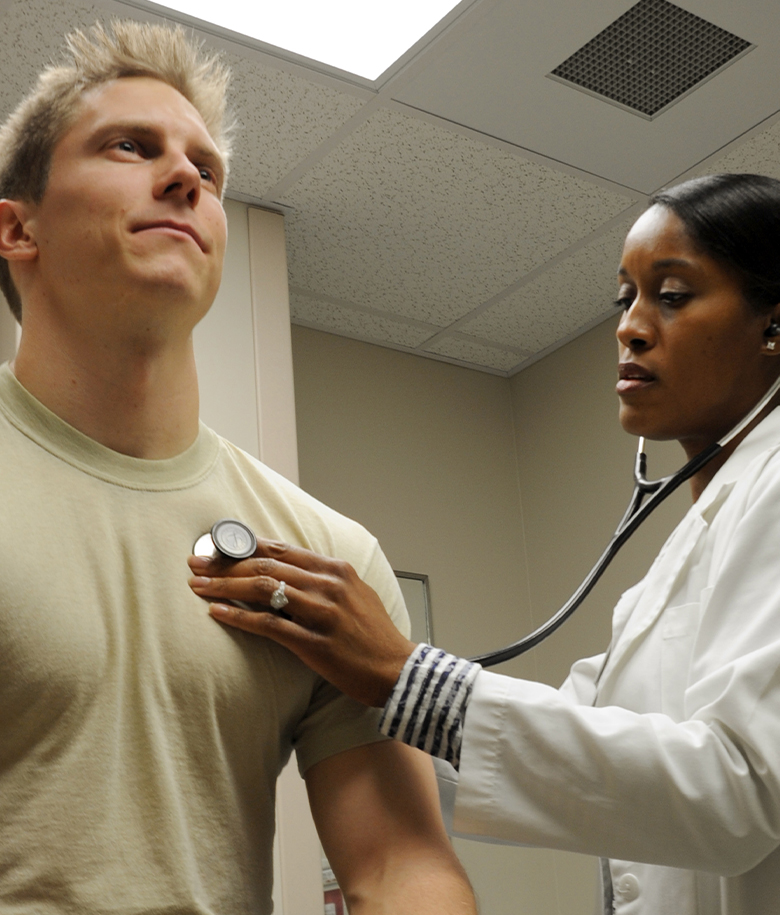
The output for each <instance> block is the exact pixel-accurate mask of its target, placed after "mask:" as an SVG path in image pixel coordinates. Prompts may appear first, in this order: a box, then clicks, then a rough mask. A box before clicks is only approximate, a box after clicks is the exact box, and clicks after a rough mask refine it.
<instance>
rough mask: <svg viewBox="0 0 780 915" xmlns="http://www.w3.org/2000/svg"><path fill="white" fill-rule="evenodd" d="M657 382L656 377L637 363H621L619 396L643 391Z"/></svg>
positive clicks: (619, 369)
mask: <svg viewBox="0 0 780 915" xmlns="http://www.w3.org/2000/svg"><path fill="white" fill-rule="evenodd" d="M654 381H655V375H653V373H652V372H649V371H648V370H647V369H646V368H643V367H642V366H641V365H637V364H636V363H635V362H621V363H620V365H619V366H618V383H617V385H616V387H615V390H616V391H617V393H618V394H621V395H622V394H632V393H634V392H635V391H641V390H643V389H644V388H646V387H648V386H649V385H651V384H652V383H653V382H654Z"/></svg>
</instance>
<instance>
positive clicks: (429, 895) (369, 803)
mask: <svg viewBox="0 0 780 915" xmlns="http://www.w3.org/2000/svg"><path fill="white" fill-rule="evenodd" d="M306 787H307V790H308V792H309V800H310V803H311V809H312V813H313V815H314V821H315V823H316V825H317V830H318V832H319V834H320V838H321V841H322V844H323V848H324V849H325V853H326V854H327V856H328V860H329V861H330V863H331V866H332V868H333V871H334V873H335V875H336V878H337V879H338V881H339V885H340V886H341V889H342V892H343V893H344V896H345V899H346V902H347V906H348V908H349V911H350V915H398V913H399V912H416V913H418V915H474V913H476V911H477V910H476V903H475V901H474V896H473V893H472V891H471V887H470V886H469V883H468V879H467V877H466V875H465V873H464V871H463V868H462V867H461V865H460V862H459V861H458V859H457V857H456V856H455V853H454V851H453V849H452V845H451V843H450V840H449V838H448V836H447V834H446V832H445V829H444V825H443V823H442V820H441V813H440V810H439V798H438V790H437V787H436V779H435V776H434V774H433V767H432V765H431V761H430V759H429V758H428V757H427V756H425V755H424V754H423V753H421V752H420V751H419V750H413V749H412V748H410V747H407V746H404V745H402V744H399V743H396V742H395V741H392V742H391V741H385V742H381V743H373V744H369V745H367V746H362V747H356V748H354V749H352V750H347V751H345V752H343V753H339V754H337V755H336V756H332V757H329V758H328V759H325V760H323V761H322V762H320V763H317V764H316V765H314V766H312V767H311V769H309V771H308V772H307V773H306Z"/></svg>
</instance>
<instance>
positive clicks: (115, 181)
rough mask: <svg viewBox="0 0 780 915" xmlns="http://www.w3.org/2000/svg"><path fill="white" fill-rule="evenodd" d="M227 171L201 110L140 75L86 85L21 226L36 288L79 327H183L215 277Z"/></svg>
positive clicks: (197, 312) (205, 304) (209, 293)
mask: <svg viewBox="0 0 780 915" xmlns="http://www.w3.org/2000/svg"><path fill="white" fill-rule="evenodd" d="M223 179H224V169H223V164H222V160H221V157H220V154H219V152H218V150H217V147H216V145H215V144H214V141H213V140H212V138H211V136H210V135H209V132H208V130H207V129H206V126H205V124H204V123H203V120H202V118H201V117H200V115H199V114H198V112H197V111H196V109H195V108H194V107H193V106H192V105H191V104H190V103H189V102H188V101H187V100H186V99H185V98H184V96H182V95H181V94H180V93H179V92H177V91H176V90H175V89H173V88H172V87H170V86H168V85H167V84H165V83H162V82H160V81H158V80H155V79H151V78H147V77H133V78H127V79H119V80H114V81H113V82H109V83H106V84H104V85H102V86H99V87H98V88H96V89H94V90H90V91H89V92H87V93H85V95H84V96H83V98H82V101H81V104H80V107H79V112H78V115H77V118H76V121H75V123H74V124H73V126H72V127H71V128H70V129H69V130H68V132H67V133H66V134H65V135H64V137H63V138H62V139H61V140H60V142H59V143H58V144H57V146H56V147H55V149H54V153H53V156H52V162H51V170H50V173H49V179H48V183H47V187H46V192H45V194H44V197H43V200H42V201H41V203H40V204H37V205H33V206H32V207H31V208H30V219H29V221H28V230H29V231H30V233H31V234H32V236H33V238H34V239H35V242H36V245H37V251H38V255H37V258H36V262H35V264H34V265H33V270H34V273H35V282H36V283H37V287H36V288H37V291H38V293H39V294H41V295H43V296H45V297H46V300H47V303H48V306H47V307H49V309H53V311H50V313H51V314H53V315H54V316H55V317H54V319H55V320H59V319H61V320H63V321H67V322H69V326H73V325H74V324H75V326H76V327H79V326H81V327H83V330H84V331H85V332H92V333H98V334H99V333H100V332H101V331H107V332H111V331H112V330H113V331H117V332H120V333H121V332H122V331H125V332H127V333H129V334H131V335H133V334H140V335H143V334H148V333H150V332H151V333H152V334H154V333H155V332H158V333H162V334H165V333H168V332H169V331H170V329H171V328H176V329H178V330H180V331H184V332H187V333H188V332H189V330H191V329H192V327H194V325H195V324H196V323H197V321H199V320H200V318H202V317H203V315H204V314H205V313H206V312H207V311H208V308H209V307H210V305H211V303H212V302H213V300H214V297H215V295H216V293H217V289H218V287H219V282H220V277H221V273H222V262H223V258H224V252H225V243H226V236H227V227H226V221H225V213H224V210H223V209H222V204H221V202H220V194H221V190H222V183H223Z"/></svg>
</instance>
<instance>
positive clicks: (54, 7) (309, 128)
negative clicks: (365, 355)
mask: <svg viewBox="0 0 780 915" xmlns="http://www.w3.org/2000/svg"><path fill="white" fill-rule="evenodd" d="M112 8H113V7H112ZM119 9H121V10H122V14H123V15H126V16H127V17H128V18H133V17H134V16H136V15H138V11H137V10H135V9H133V8H132V7H126V8H121V7H120V8H119ZM110 18H111V13H109V12H107V10H106V9H103V8H100V7H98V6H94V5H92V4H90V3H79V2H72V0H68V2H62V0H57V2H52V0H16V2H15V3H13V4H12V5H11V7H10V8H9V10H8V12H7V14H6V16H5V17H4V19H3V21H2V22H3V59H2V63H1V64H0V72H2V74H3V79H2V80H1V81H0V116H2V117H5V116H6V115H7V114H8V113H9V112H10V111H11V110H12V109H13V107H14V106H15V105H16V104H17V102H18V101H19V100H20V99H21V98H22V97H23V95H24V94H26V92H27V91H28V90H29V89H30V88H31V86H32V84H33V83H34V81H35V79H36V77H37V75H38V73H39V72H40V71H41V70H42V69H43V67H44V66H45V65H46V64H47V63H49V62H50V61H51V60H52V59H56V58H58V57H59V56H60V51H61V48H62V44H63V41H62V39H63V36H64V35H65V34H66V33H67V32H70V31H72V30H73V29H74V28H80V27H81V28H83V27H88V26H90V25H92V24H93V23H94V22H96V21H97V20H98V19H100V20H102V21H104V22H106V21H108V20H109V19H110ZM224 58H225V61H226V63H228V64H229V65H230V66H231V67H232V69H233V82H232V86H231V91H230V103H231V105H232V106H233V108H234V109H235V111H236V113H237V120H238V125H237V126H238V129H237V131H236V137H235V148H234V154H233V162H232V167H231V176H230V188H231V189H232V190H235V191H241V192H242V193H244V194H250V195H252V196H254V197H258V198H263V197H264V196H265V195H266V193H267V191H268V190H269V189H270V188H271V187H273V186H274V185H275V184H277V183H278V182H279V181H280V180H281V179H282V178H283V177H284V176H285V175H286V174H287V173H288V172H289V171H290V170H291V169H292V168H294V167H295V166H297V165H298V164H299V163H300V162H301V161H302V160H303V159H305V158H306V156H308V155H309V154H310V153H311V152H312V151H313V150H314V149H316V148H317V147H318V146H319V144H320V143H322V142H323V141H325V140H327V139H328V138H329V137H330V136H331V135H332V134H333V133H334V132H335V131H336V130H338V128H339V127H341V126H342V124H343V123H344V122H345V121H348V120H349V118H351V117H352V115H353V114H355V112H357V111H359V110H360V108H361V107H362V106H363V104H364V101H363V99H361V98H360V97H357V96H356V95H355V94H354V93H350V92H340V91H338V90H337V89H333V88H329V87H327V86H324V85H321V84H318V83H316V82H313V81H309V80H307V79H305V78H303V77H300V76H297V75H295V74H292V73H288V72H286V71H284V70H280V69H276V68H274V67H272V66H269V65H268V64H267V63H264V62H263V61H262V60H261V59H260V57H259V55H257V54H256V53H255V52H253V51H251V50H249V49H246V53H245V54H238V53H231V52H227V53H225V54H224Z"/></svg>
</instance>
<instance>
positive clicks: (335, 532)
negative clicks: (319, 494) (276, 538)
mask: <svg viewBox="0 0 780 915" xmlns="http://www.w3.org/2000/svg"><path fill="white" fill-rule="evenodd" d="M219 441H220V446H221V454H220V460H219V465H220V472H221V473H224V474H226V475H227V476H229V477H232V478H234V479H238V480H242V481H244V482H245V483H246V484H247V485H248V487H249V489H250V491H251V493H252V496H253V497H254V498H255V499H257V500H258V502H259V503H261V504H262V507H263V509H264V511H265V512H267V513H271V514H273V515H274V516H275V517H276V519H277V521H278V522H279V523H280V524H283V525H284V526H286V527H287V528H288V529H289V532H290V534H291V536H289V537H288V539H290V540H291V541H293V540H294V541H295V542H296V544H298V545H300V546H305V547H306V548H307V549H312V550H315V551H316V552H321V553H326V554H328V555H338V556H342V557H343V558H345V559H348V560H349V561H353V556H352V555H351V554H353V552H354V551H355V549H357V551H358V553H359V554H364V553H365V552H366V551H367V550H370V551H373V549H375V547H376V538H375V537H373V535H371V534H370V533H369V532H368V531H367V530H366V529H365V528H364V527H363V525H362V524H360V523H359V522H358V521H355V520H353V519H352V518H349V517H347V516H346V515H344V514H342V513H341V512H339V511H337V510H336V509H334V508H331V507H330V506H328V505H326V504H325V503H324V502H321V501H320V500H319V499H317V498H316V497H315V496H313V495H311V494H310V493H308V492H306V491H305V490H304V489H302V488H301V487H300V486H298V485H297V484H296V483H293V482H292V481H291V480H289V479H287V477H285V476H283V475H282V474H281V473H279V472H277V471H276V470H273V469H272V468H271V467H269V466H268V465H267V464H264V463H263V462H262V461H260V460H258V459H257V458H256V457H254V456H253V455H251V454H249V453H248V452H246V451H244V450H243V449H242V448H239V447H238V446H237V445H234V444H233V443H232V442H230V441H228V440H227V439H225V438H222V437H219ZM354 558H357V557H354Z"/></svg>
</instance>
